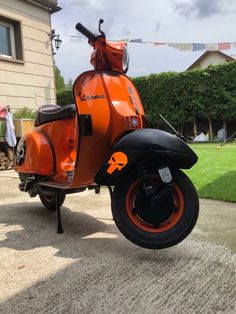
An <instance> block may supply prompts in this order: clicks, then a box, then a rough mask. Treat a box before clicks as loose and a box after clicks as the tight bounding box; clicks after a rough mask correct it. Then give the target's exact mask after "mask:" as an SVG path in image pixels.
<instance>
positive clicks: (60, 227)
mask: <svg viewBox="0 0 236 314" xmlns="http://www.w3.org/2000/svg"><path fill="white" fill-rule="evenodd" d="M61 194H62V192H61V191H59V192H57V193H56V199H55V203H56V211H57V233H58V234H62V233H64V230H63V227H62V223H61V206H60V198H61Z"/></svg>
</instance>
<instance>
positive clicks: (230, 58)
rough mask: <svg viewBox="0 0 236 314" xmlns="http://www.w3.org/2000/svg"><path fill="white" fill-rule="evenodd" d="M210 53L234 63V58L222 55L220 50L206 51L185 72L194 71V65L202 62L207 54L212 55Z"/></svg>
mask: <svg viewBox="0 0 236 314" xmlns="http://www.w3.org/2000/svg"><path fill="white" fill-rule="evenodd" d="M212 52H215V53H217V54H219V55H221V56H222V57H224V58H225V59H226V60H227V61H235V59H234V58H232V57H230V56H229V55H227V54H225V53H223V52H222V51H220V50H207V51H205V52H204V53H203V54H202V55H201V56H200V57H199V58H198V59H197V60H196V61H194V63H193V64H191V65H190V66H189V67H188V68H187V69H186V71H188V70H192V69H194V68H195V66H196V64H198V62H200V61H202V59H204V58H205V57H206V56H207V55H209V54H210V53H212Z"/></svg>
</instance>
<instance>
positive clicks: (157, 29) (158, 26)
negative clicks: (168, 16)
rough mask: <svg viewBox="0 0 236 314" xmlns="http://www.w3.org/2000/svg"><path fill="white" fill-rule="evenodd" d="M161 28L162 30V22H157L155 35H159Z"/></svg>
mask: <svg viewBox="0 0 236 314" xmlns="http://www.w3.org/2000/svg"><path fill="white" fill-rule="evenodd" d="M160 28H161V23H160V22H157V23H156V26H155V28H154V32H155V33H158V32H159V30H160Z"/></svg>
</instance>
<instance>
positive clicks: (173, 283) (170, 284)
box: [0, 171, 236, 314]
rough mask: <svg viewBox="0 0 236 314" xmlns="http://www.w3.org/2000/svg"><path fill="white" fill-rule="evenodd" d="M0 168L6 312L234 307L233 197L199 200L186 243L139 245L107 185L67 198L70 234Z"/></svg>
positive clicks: (0, 256)
mask: <svg viewBox="0 0 236 314" xmlns="http://www.w3.org/2000/svg"><path fill="white" fill-rule="evenodd" d="M17 185H18V180H17V177H16V175H15V174H14V172H13V171H7V172H0V301H1V305H0V313H7V314H14V313H24V314H26V313H29V314H32V313H68V314H69V313H82V314H84V313H96V314H97V313H105V314H107V313H142V314H143V313H149V314H151V313H164V314H168V313H171V314H172V313H181V314H183V313H191V314H192V313H204V314H205V313H227V314H228V313H232V314H233V313H236V308H235V305H236V254H235V251H236V234H235V221H236V204H229V203H223V202H213V201H209V200H201V213H200V217H199V221H198V224H197V227H196V228H195V229H194V232H193V233H192V234H191V236H190V237H188V239H187V240H185V241H184V242H182V243H181V244H179V245H177V246H176V247H173V248H170V249H165V250H161V251H152V250H146V249H141V248H139V247H136V246H134V245H133V244H131V243H129V242H128V241H127V240H126V239H124V238H123V236H122V235H121V234H120V233H119V232H118V230H117V229H116V227H115V225H114V223H113V221H112V219H111V213H110V208H109V198H108V193H107V191H106V190H103V191H102V193H101V194H100V195H94V194H93V193H92V192H83V193H81V194H77V195H70V196H68V197H67V199H66V202H65V204H64V206H63V210H62V215H63V224H64V229H65V233H64V234H63V235H58V234H56V219H55V214H54V213H50V212H47V211H46V210H45V209H44V208H43V206H42V205H41V203H40V202H39V199H38V198H33V199H30V198H29V197H28V195H26V194H24V193H21V192H18V190H17Z"/></svg>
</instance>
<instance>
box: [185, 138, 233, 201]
mask: <svg viewBox="0 0 236 314" xmlns="http://www.w3.org/2000/svg"><path fill="white" fill-rule="evenodd" d="M190 146H191V148H192V149H193V150H194V151H195V153H196V154H197V155H198V158H199V159H198V162H197V164H196V165H194V166H193V168H192V169H190V170H187V171H185V172H186V174H187V175H188V176H189V177H190V179H191V180H192V182H193V183H194V185H195V187H196V189H197V191H198V195H199V197H202V198H210V199H215V200H222V201H229V202H236V144H235V143H234V144H226V145H224V146H223V147H220V146H219V144H209V143H205V144H191V145H190Z"/></svg>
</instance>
